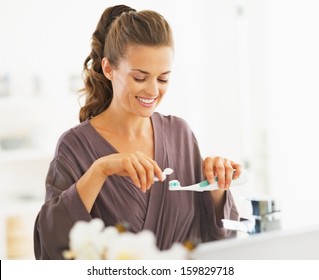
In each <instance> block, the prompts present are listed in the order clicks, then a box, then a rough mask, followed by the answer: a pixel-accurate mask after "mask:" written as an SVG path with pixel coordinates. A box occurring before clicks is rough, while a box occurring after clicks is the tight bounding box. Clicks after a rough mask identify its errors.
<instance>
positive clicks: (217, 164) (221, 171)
mask: <svg viewBox="0 0 319 280" xmlns="http://www.w3.org/2000/svg"><path fill="white" fill-rule="evenodd" d="M214 170H215V173H216V175H217V178H218V187H219V188H220V189H223V188H225V166H224V159H222V158H219V157H218V158H215V160H214Z"/></svg>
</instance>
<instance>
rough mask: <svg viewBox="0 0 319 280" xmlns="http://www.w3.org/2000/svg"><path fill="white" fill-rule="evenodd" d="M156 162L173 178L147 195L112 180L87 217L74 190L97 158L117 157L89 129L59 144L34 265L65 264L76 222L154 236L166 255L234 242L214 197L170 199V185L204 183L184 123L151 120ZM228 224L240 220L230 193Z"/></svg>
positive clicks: (175, 194) (125, 180) (177, 195)
mask: <svg viewBox="0 0 319 280" xmlns="http://www.w3.org/2000/svg"><path fill="white" fill-rule="evenodd" d="M151 119H152V124H153V128H154V139H155V161H156V162H157V164H158V165H159V167H160V168H161V169H162V170H163V169H165V168H166V167H170V168H172V169H173V170H174V172H173V174H172V175H170V176H169V177H168V178H167V179H166V180H165V181H164V182H156V183H154V185H153V186H152V188H151V189H150V190H149V191H147V192H146V193H145V194H144V193H142V192H141V191H140V190H139V189H138V188H136V187H135V186H134V184H133V183H132V181H131V179H130V178H129V177H121V176H117V175H113V176H110V177H108V178H107V180H106V181H105V183H104V185H103V187H102V189H101V191H100V194H99V195H98V197H97V199H96V201H95V203H94V206H93V208H92V210H91V212H90V213H88V212H87V210H86V208H85V207H84V205H83V203H82V201H81V199H80V197H79V194H78V192H77V189H76V186H75V185H76V182H77V181H78V179H79V178H80V177H81V176H82V175H83V174H84V173H85V172H86V170H87V169H88V168H89V167H90V166H91V164H92V163H93V162H94V161H95V160H96V159H98V158H100V157H103V156H106V155H109V154H113V153H117V151H116V149H115V148H114V147H113V146H112V145H110V144H109V143H108V142H107V141H106V140H105V139H104V138H103V137H102V136H101V135H100V134H99V133H98V132H97V131H96V130H95V129H94V127H93V126H92V125H91V124H90V121H89V120H87V121H84V122H82V123H81V124H79V125H77V126H76V127H74V128H72V129H70V130H68V131H67V132H65V133H64V134H63V135H62V136H61V137H60V139H59V142H58V144H57V148H56V152H55V156H54V158H53V160H52V162H51V164H50V167H49V171H48V174H47V179H46V197H45V203H44V205H43V206H42V208H41V210H40V211H39V214H38V216H37V218H36V221H35V227H34V253H35V257H36V259H62V258H63V257H62V252H63V250H65V249H67V248H68V242H69V231H70V229H71V228H72V226H73V225H74V223H75V222H76V221H78V220H84V221H90V220H91V219H92V218H100V219H102V220H103V221H104V223H105V226H112V225H115V224H116V223H119V222H126V223H128V224H129V226H130V230H131V231H132V232H139V231H141V230H143V229H149V230H151V231H153V232H154V234H155V236H156V240H157V246H158V247H159V248H160V249H168V248H169V247H170V246H171V245H172V244H173V243H174V242H184V241H186V240H194V241H195V240H196V241H197V242H198V241H200V242H207V241H212V240H218V239H223V238H228V237H231V236H233V235H234V233H233V232H230V231H227V230H225V229H223V228H221V227H220V225H221V223H220V221H216V218H215V213H214V206H213V202H212V199H211V195H210V193H209V192H202V193H197V192H191V191H185V192H184V191H169V190H168V181H169V180H173V179H177V180H179V181H180V182H181V185H182V186H183V185H191V184H195V183H198V182H200V181H202V180H204V177H203V172H202V158H201V155H200V151H199V147H198V144H197V141H196V139H195V137H194V135H193V132H192V131H191V129H190V128H189V126H188V125H187V124H186V122H185V121H184V120H182V119H181V118H178V117H174V116H163V115H161V114H159V113H154V114H153V115H152V117H151ZM224 217H225V218H226V219H232V220H237V219H238V212H237V209H236V206H235V204H234V200H233V198H232V195H231V192H230V191H227V192H226V203H225V207H224Z"/></svg>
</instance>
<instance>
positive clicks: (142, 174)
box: [132, 157, 147, 193]
mask: <svg viewBox="0 0 319 280" xmlns="http://www.w3.org/2000/svg"><path fill="white" fill-rule="evenodd" d="M132 164H133V166H134V168H135V170H136V173H137V176H138V178H139V182H140V186H141V191H142V192H144V193H145V192H146V189H147V171H146V168H145V167H144V165H145V162H144V163H143V164H144V165H143V164H142V163H141V160H138V159H137V158H135V157H134V158H133V159H132Z"/></svg>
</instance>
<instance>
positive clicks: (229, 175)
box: [224, 159, 234, 189]
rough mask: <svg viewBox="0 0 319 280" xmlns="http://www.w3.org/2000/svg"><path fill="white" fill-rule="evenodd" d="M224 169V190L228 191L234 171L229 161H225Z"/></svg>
mask: <svg viewBox="0 0 319 280" xmlns="http://www.w3.org/2000/svg"><path fill="white" fill-rule="evenodd" d="M224 167H225V189H228V188H229V186H230V184H231V181H232V179H233V173H234V169H233V167H232V165H231V162H230V160H228V159H225V163H224Z"/></svg>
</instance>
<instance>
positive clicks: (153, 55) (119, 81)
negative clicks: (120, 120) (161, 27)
mask: <svg viewBox="0 0 319 280" xmlns="http://www.w3.org/2000/svg"><path fill="white" fill-rule="evenodd" d="M172 61H173V49H172V48H171V47H166V46H165V47H163V46H162V47H149V46H129V47H128V49H127V52H126V55H125V57H124V58H123V59H121V60H120V61H119V65H118V67H117V68H116V69H114V68H113V67H112V66H111V65H109V63H108V62H107V61H104V62H103V69H104V73H106V72H108V71H109V72H110V73H109V74H110V75H109V79H110V80H111V81H112V86H113V100H112V103H111V105H110V108H112V109H116V110H121V111H123V110H124V111H123V113H125V112H126V113H128V114H133V115H135V116H141V117H149V116H151V115H152V114H153V112H154V111H155V109H156V107H157V106H158V104H159V103H160V101H161V99H162V98H163V96H164V94H165V92H166V90H167V87H168V82H169V75H170V72H171V66H172ZM107 67H109V68H107ZM119 113H120V112H119Z"/></svg>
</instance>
